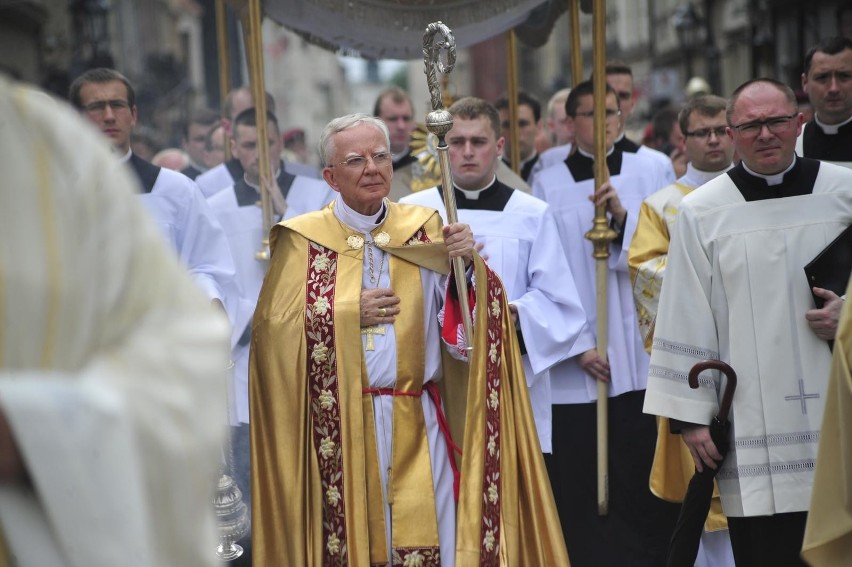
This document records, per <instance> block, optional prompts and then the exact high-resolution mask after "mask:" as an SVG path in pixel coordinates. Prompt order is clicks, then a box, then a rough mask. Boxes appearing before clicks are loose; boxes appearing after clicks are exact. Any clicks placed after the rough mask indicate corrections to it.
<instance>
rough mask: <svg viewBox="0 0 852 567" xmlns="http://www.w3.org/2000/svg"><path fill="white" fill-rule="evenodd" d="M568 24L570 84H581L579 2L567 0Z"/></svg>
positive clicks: (581, 51) (581, 60) (578, 0)
mask: <svg viewBox="0 0 852 567" xmlns="http://www.w3.org/2000/svg"><path fill="white" fill-rule="evenodd" d="M568 24H569V28H570V35H569V39H570V41H571V84H572V85H574V86H576V85H579V84H580V83H582V82H583V48H582V46H581V45H580V0H568Z"/></svg>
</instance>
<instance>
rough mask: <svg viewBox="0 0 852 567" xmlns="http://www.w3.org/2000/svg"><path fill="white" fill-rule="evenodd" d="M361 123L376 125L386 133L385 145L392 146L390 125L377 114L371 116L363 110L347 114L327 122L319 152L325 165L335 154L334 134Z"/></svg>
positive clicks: (320, 141) (321, 137)
mask: <svg viewBox="0 0 852 567" xmlns="http://www.w3.org/2000/svg"><path fill="white" fill-rule="evenodd" d="M359 124H369V125H371V126H375V127H376V128H377V129H378V130H379V131H380V132H381V133H382V134H383V135H384V137H385V145H387V147H390V134H389V133H388V127H387V126H386V125H385V123H384V122H382V121H381V120H380V119H378V118H376V117H375V116H370V115H368V114H364V113H361V112H359V113H356V114H347V115H346V116H341V117H339V118H335V119H334V120H332V121H331V122H329V123H328V124H326V126H325V128H323V130H322V134H321V135H320V140H319V152H320V156H321V157H322V161H323V165H328V164H329V163H330V162H331V159H332V156H333V155H334V151H335V147H334V135H335V134H338V133H340V132H342V131H344V130H348V129H349V128H353V127H355V126H357V125H359Z"/></svg>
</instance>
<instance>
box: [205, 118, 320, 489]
mask: <svg viewBox="0 0 852 567" xmlns="http://www.w3.org/2000/svg"><path fill="white" fill-rule="evenodd" d="M268 117H269V119H268V122H267V133H268V136H269V140H268V144H269V155H270V156H271V157H272V158H274V157H276V156H278V155H279V154H280V153H281V146H282V144H281V136H280V134H279V130H278V120H277V119H276V118H275V115H274V114H272V113H269V114H268ZM232 132H233V135H232V138H231V140H232V144H231V154H232V155H233V156H234V157H235V158H236V159H237V160H239V162H240V165H241V166H242V169H243V172H244V173H243V177H242V178H241V179H239V180H238V181H237V182H236V183H235V184H234V185H232V186H231V187H229V188H227V189H224V190H222V191H219V192H218V193H216V194H215V195H213V196H212V197H210V199H209V201H208V203H209V205H210V209H211V210H212V211H213V214H214V215H215V216H216V218H217V219H218V221H219V222H220V224H221V225H222V228H223V230H224V231H225V235H226V236H227V238H228V245H229V248H230V250H231V253H232V254H233V260H234V265H235V266H236V268H237V282H238V284H239V288H240V302H239V312H238V316H237V317H236V318H235V325H236V326H237V327H238V329H237V330H236V333H237V336H238V337H239V338H238V339H237V342H236V343H235V344H234V345H233V352H232V358H233V360H234V375H233V382H232V384H231V392H230V394H231V395H230V401H231V425H232V426H233V428H232V431H231V442H232V449H233V451H234V460H233V463H234V465H233V471H232V472H233V476H234V479H235V480H236V482H237V486H239V488H240V490H241V491H242V493H243V498H244V499H245V501H247V502H248V501H250V499H249V496H250V494H251V491H250V481H249V430H248V422H249V403H248V361H249V345H250V339H251V327H250V325H251V317H252V315H253V314H254V308H255V305H256V304H257V296H258V294H259V293H260V286H261V284H262V283H263V278H264V276H265V275H266V268H267V266H268V262H267V261H266V260H261V259H258V258H257V252H258V251H259V250H261V248H262V242H263V240H264V238H265V235H264V233H263V219H262V216H263V215H262V212H261V208H260V169H259V167H260V165H259V163H258V137H257V112H256V110H255V109H254V108H249V109H248V110H245V111H243V112H242V113H240V114H239V115H238V116H237V117H236V119H235V120H234V124H233V126H232ZM273 164H275V165H274V166H273V167H275V174H274V179H275V183H276V188H277V190H278V191H277V195H276V194H275V193H272V197H273V198H272V199H271V201H272V203H273V205H274V209H275V214H274V216H275V218H276V219H277V220H282V219H289V218H292V217H295V216H297V215H301V214H304V213H309V212H311V211H316V210H319V209H320V208H322V207H323V206H324V205H326V204H328V203H329V202H330V201H331V200H332V198H333V197H332V194H333V192H332V190H331V187H329V186H328V184H326V182H325V181H321V180H319V179H312V178H309V177H302V176H301V175H292V174H290V173H288V172H287V171H285V169H284V168H283V166H282V163H281V161H280V160H279V161H278V162H277V164H276V162H274V161H273Z"/></svg>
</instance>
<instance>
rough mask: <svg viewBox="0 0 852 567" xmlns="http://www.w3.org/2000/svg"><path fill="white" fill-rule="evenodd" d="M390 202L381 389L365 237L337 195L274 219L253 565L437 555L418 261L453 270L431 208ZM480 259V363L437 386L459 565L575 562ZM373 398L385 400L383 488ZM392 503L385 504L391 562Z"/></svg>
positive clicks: (256, 447)
mask: <svg viewBox="0 0 852 567" xmlns="http://www.w3.org/2000/svg"><path fill="white" fill-rule="evenodd" d="M385 203H386V206H387V207H388V209H387V214H386V215H385V217H384V219H385V220H384V221H383V222H382V223H381V224H379V225H377V226H376V228H375V230H374V231H373V233H372V234H373V236H378V235H379V234H380V233H385V235H389V236H390V239H389V242H387V241H386V239H385V240H382V239H377V240H374V242H375V245H376V246H379V247H380V248H381V250H383V251H384V252H386V253H387V254H388V258H389V261H390V274H391V281H392V286H393V289H394V293H395V294H396V295H398V296H399V297H400V315H399V316H397V319H396V321H395V323H394V332H395V334H396V337H397V342H396V344H397V361H398V362H397V383H396V386H395V387H394V388H393V389H391V390H390V391H388V392H385V391H375V390H371V389H370V388H369V385H368V381H367V376H366V366H365V363H364V360H363V349H362V339H361V333H362V329H361V327H360V296H361V282H362V275H363V265H364V248H365V247H364V246H363V239H361V244H362V245H361V246H358V238H361V236H360V235H359V234H358V233H357V231H354V230H352V229H350V228H348V227H347V226H345V225H344V224H342V223H341V222H340V221H339V220H338V219H337V217H336V216H335V214H334V211H333V205H334V204H333V203H332V204H331V205H329V206H328V207H326V208H325V209H323V210H321V211H318V212H316V213H310V214H307V215H303V216H300V217H296V218H294V219H291V220H288V221H286V222H283V223H281V224H279V225H278V226H276V227H274V228H273V231H272V234H271V248H272V251H273V254H272V260H271V263H270V269H269V273H268V274H267V276H266V280H265V281H264V284H263V289H262V290H261V294H260V298H259V301H258V306H257V311H256V312H255V319H254V323H253V334H252V351H251V362H250V411H251V420H250V421H251V447H252V553H253V555H254V557H255V558H256V559H255V560H256V561H257V564H258V565H275V566H276V567H277V566H294V567H319V566H324V565H341V566H342V565H351V566H355V567H357V566H365V567H366V566H369V565H401V566H418V567H425V566H436V567H438V566H440V565H441V564H442V561H441V557H440V549H439V542H438V535H437V534H438V529H437V519H436V511H435V496H434V494H433V483H432V469H431V463H430V454H429V448H428V444H427V442H426V426H425V423H424V415H423V406H422V404H421V399H420V397H421V395H429V396H431V397H432V399H433V400H434V399H436V398H437V388H434V387H431V383H430V384H427V385H426V387H425V388H424V385H423V383H422V382H423V375H424V370H423V369H424V359H425V347H424V344H425V341H426V340H427V337H425V336H424V329H425V325H424V321H423V312H424V310H423V301H424V299H423V297H422V288H421V282H420V268H421V267H423V268H427V269H429V270H433V271H436V272H439V273H443V274H446V273H448V271H449V261H448V256H447V251H446V247H445V246H444V244H443V239H442V236H441V219H440V217H439V216H438V214H437V213H436V212H435V211H434V210H431V209H426V208H423V207H416V206H411V205H399V204H395V203H390V202H388V201H387V200H386V201H385ZM475 264H476V265H475V280H474V281H475V282H476V286H475V288H476V298H475V304H476V306H477V307H479V308H477V309H475V313H474V317H475V332H474V340H475V344H474V352H473V360H471V363H470V366H469V367H468V365H467V364H466V363H462V362H459V361H456V360H454V359H452V358H451V357H449V356H444V361H443V379H442V380H441V383H440V386H441V388H442V391H443V405H444V408H445V411H446V418H447V421H448V422H449V426H450V429H452V431H453V433H454V435H453V438H454V439H455V442H456V444H457V445H458V446H461V448H462V451H463V456H459V455H458V454H456V461H457V462H458V461H459V460H460V467H459V468H460V471H461V477H460V482H459V499H458V503H457V508H456V554H455V555H456V556H455V564H456V565H458V566H478V565H495V566H496V565H506V566H516V565H568V556H567V553H566V550H565V544H564V542H563V539H562V532H561V528H560V525H559V518H558V516H557V514H556V509H555V506H554V503H553V495H552V493H551V490H550V484H549V482H548V478H547V474H546V471H545V469H544V464H543V460H542V456H541V452H540V450H539V445H538V439H537V436H536V430H535V424H534V422H533V417H532V411H531V409H530V405H529V398H528V394H527V386H526V382H525V379H524V373H523V368H522V365H521V357H520V354H519V351H518V346H517V338H516V335H515V330H514V325H513V324H512V320H511V315H510V313H509V309H508V304H507V302H506V298H505V293H504V292H503V286H502V283H501V282H500V280H499V278H498V277H497V276H496V274H494V272H493V271H491V270H490V269H489V268H488V267H487V266H486V265H485V263H484V262H482V260H481V259H479V258H478V257H477V259H476V260H475ZM432 339H433V340H435V338H432ZM468 369H469V371H468ZM373 395H393V397H394V398H393V408H394V411H393V414H394V417H393V422H394V426H393V429H392V434H391V436H392V441H391V447H392V451H391V452H392V467H391V468H392V473H391V474H389V477H390V478H391V479H392V480H391V481H389V482H388V485H389V492H390V494H388V495H385V494H383V490H382V485H381V481H380V473H379V465H378V458H377V449H376V432H375V426H374V422H375V416H374V415H373V404H372V396H373ZM461 440H463V441H464V442H463V443H460V442H459V441H461ZM448 452H449V453H450V454H451V457H452V453H453V451H452V449H449V448H448ZM385 498H387V500H388V501H389V502H390V503H391V504H392V507H391V509H392V513H391V515H392V518H391V523H392V530H391V533H392V539H391V546H392V552H391V556H390V557H388V552H387V540H386V531H385V530H386V526H385V521H386V518H385V517H384V515H385V514H384V510H385V506H384V502H385Z"/></svg>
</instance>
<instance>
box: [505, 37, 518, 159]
mask: <svg viewBox="0 0 852 567" xmlns="http://www.w3.org/2000/svg"><path fill="white" fill-rule="evenodd" d="M506 75H507V77H506V79H507V83H508V85H507V88H506V96H507V97H508V99H509V108H508V110H509V131H508V132H503V135H508V136H509V164H510V165H511V167H512V170H513V171H514V172H515V173H517V174H518V175H520V173H521V148H520V144H519V143H518V138H519V137H520V133H519V132H518V40H517V36H516V35H515V30H509V31H508V32H506Z"/></svg>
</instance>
